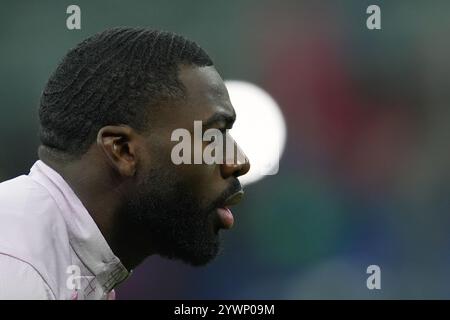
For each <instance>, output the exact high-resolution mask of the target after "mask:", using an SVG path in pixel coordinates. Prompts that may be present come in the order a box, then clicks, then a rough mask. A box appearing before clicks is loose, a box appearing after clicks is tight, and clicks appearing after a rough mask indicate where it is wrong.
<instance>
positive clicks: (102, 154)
mask: <svg viewBox="0 0 450 320" xmlns="http://www.w3.org/2000/svg"><path fill="white" fill-rule="evenodd" d="M39 117H40V122H41V132H40V136H41V142H42V148H41V150H43V151H42V152H41V154H44V153H45V154H46V155H47V157H49V156H50V155H51V157H52V158H53V160H54V161H64V162H71V163H77V162H84V166H85V165H86V163H88V164H89V165H90V166H91V167H95V169H96V170H95V173H93V174H92V176H90V177H80V179H81V178H84V179H91V180H92V181H91V184H92V185H99V186H100V185H102V184H103V185H104V184H108V185H109V188H110V192H114V193H116V194H117V197H118V198H119V199H120V201H119V203H118V205H117V208H116V211H117V215H118V216H119V218H118V219H117V221H123V222H124V223H123V224H120V225H119V226H117V225H116V226H114V229H117V228H120V227H121V226H122V229H123V228H127V230H121V233H124V232H125V233H126V232H128V233H130V234H132V233H140V236H139V239H141V241H142V242H144V244H142V243H141V244H140V245H141V246H143V247H146V246H148V251H149V252H153V253H157V254H160V255H163V256H166V257H170V258H179V259H182V260H184V261H186V262H189V263H191V264H194V265H199V264H204V263H206V262H208V261H209V260H211V259H212V258H213V257H214V256H215V255H216V254H217V252H218V249H219V240H218V230H219V229H220V228H221V227H225V225H227V224H228V226H229V224H232V222H231V223H230V221H229V220H230V219H232V217H231V218H230V216H229V214H228V213H227V212H225V211H226V210H224V209H220V208H224V207H227V206H228V205H231V204H232V203H233V202H236V199H237V198H239V197H240V196H241V194H240V192H239V191H240V190H241V187H240V184H239V181H238V180H237V177H238V176H240V175H243V174H245V173H246V172H247V171H248V170H249V163H248V161H247V160H245V161H244V162H241V163H237V162H233V163H228V164H227V163H226V162H225V163H224V164H218V163H216V164H210V165H207V164H204V163H203V164H181V165H176V164H174V163H173V162H172V160H171V151H172V149H173V147H174V145H175V144H176V143H175V142H173V141H171V134H172V132H174V130H176V129H179V128H185V129H187V130H189V131H190V132H193V130H194V127H193V124H194V121H198V120H200V121H202V122H203V123H204V124H205V127H204V128H203V129H204V130H206V129H208V128H216V129H219V130H221V131H224V132H225V130H226V129H228V128H230V127H231V125H232V123H233V121H234V118H235V113H234V109H233V107H232V105H231V103H230V100H229V97H228V93H227V90H226V88H225V85H224V83H223V80H222V79H221V77H220V76H219V74H218V73H217V71H216V70H215V68H214V67H213V63H212V61H211V59H210V58H209V57H208V55H207V54H206V52H205V51H203V49H201V48H200V47H199V46H198V45H197V44H195V43H194V42H192V41H189V40H187V39H185V38H184V37H181V36H179V35H175V34H173V33H169V32H161V31H154V30H148V29H143V28H115V29H110V30H107V31H105V32H102V33H100V34H97V35H94V36H92V37H90V38H88V39H86V40H85V41H83V42H82V43H81V44H79V45H78V46H77V47H75V48H74V49H72V50H71V51H69V53H68V54H67V55H66V56H65V58H64V59H63V61H62V62H61V63H60V65H59V66H58V68H57V70H56V71H55V72H54V74H53V75H52V76H51V77H50V79H49V81H48V84H47V86H46V88H45V90H44V92H43V95H42V99H41V105H40V109H39ZM224 134H226V133H224ZM193 135H194V134H193ZM233 143H234V142H233ZM193 144H194V142H193ZM200 146H201V148H205V147H206V146H207V143H205V142H202V141H200ZM238 152H240V151H238ZM58 159H59V160H58ZM81 167H82V166H81ZM97 173H98V174H97ZM79 174H80V176H83V174H84V175H86V172H79ZM93 180H96V181H93ZM105 190H106V191H105ZM102 192H108V189H101V191H100V188H99V193H102ZM89 209H90V208H89V207H88V210H89ZM91 214H92V213H91ZM97 214H98V213H97ZM224 220H225V222H224ZM116 224H117V223H116ZM125 226H126V227H125Z"/></svg>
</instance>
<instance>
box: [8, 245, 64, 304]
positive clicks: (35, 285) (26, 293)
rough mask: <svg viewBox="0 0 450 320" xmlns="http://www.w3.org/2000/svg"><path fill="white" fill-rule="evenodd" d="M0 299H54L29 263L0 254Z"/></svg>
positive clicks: (48, 288)
mask: <svg viewBox="0 0 450 320" xmlns="http://www.w3.org/2000/svg"><path fill="white" fill-rule="evenodd" d="M0 270H1V272H0V300H11V299H20V300H31V299H32V300H54V299H55V296H54V294H53V293H52V291H51V289H50V287H49V286H48V285H47V283H46V282H45V280H44V279H43V278H42V277H41V275H40V274H39V273H38V272H37V270H35V269H34V268H33V267H32V266H31V265H30V264H28V263H26V262H24V261H22V260H20V259H17V258H15V257H12V256H10V255H5V254H0Z"/></svg>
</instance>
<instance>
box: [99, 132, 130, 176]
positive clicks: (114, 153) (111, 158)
mask: <svg viewBox="0 0 450 320" xmlns="http://www.w3.org/2000/svg"><path fill="white" fill-rule="evenodd" d="M137 144H138V139H137V135H136V132H135V131H134V130H133V129H132V128H130V127H129V126H106V127H103V128H101V129H100V130H99V132H98V134H97V145H98V146H99V147H100V150H101V151H103V153H104V155H105V156H106V159H107V161H108V162H109V164H110V165H111V166H112V167H113V168H114V169H115V170H116V171H117V172H118V173H119V174H120V175H121V176H123V177H132V176H134V175H135V173H136V168H137V161H138V155H137V149H138V147H137Z"/></svg>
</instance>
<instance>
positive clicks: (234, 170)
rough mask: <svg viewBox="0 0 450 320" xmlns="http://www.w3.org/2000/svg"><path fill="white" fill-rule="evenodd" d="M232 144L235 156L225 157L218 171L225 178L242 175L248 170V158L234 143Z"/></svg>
mask: <svg viewBox="0 0 450 320" xmlns="http://www.w3.org/2000/svg"><path fill="white" fill-rule="evenodd" d="M234 146H235V150H236V158H234V159H227V160H226V161H225V163H224V164H222V165H221V167H220V171H221V174H222V177H223V178H224V179H227V178H229V177H235V178H237V177H240V176H243V175H244V174H246V173H247V172H248V171H249V170H250V161H249V159H248V158H247V156H246V155H245V153H244V152H243V151H242V150H241V148H239V146H238V145H237V144H236V143H235V144H234ZM233 157H234V152H233Z"/></svg>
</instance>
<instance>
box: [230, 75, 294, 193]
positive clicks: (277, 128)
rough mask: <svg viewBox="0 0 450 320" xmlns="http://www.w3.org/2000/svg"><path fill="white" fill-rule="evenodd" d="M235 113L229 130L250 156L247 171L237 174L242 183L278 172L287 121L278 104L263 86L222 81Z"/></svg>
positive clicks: (245, 183)
mask: <svg viewBox="0 0 450 320" xmlns="http://www.w3.org/2000/svg"><path fill="white" fill-rule="evenodd" d="M225 85H226V87H227V89H228V93H229V95H230V100H231V103H232V104H233V107H234V109H235V111H236V114H237V119H236V122H235V124H234V126H233V129H231V130H230V134H231V135H232V136H233V138H234V139H235V140H236V142H237V143H238V145H239V146H240V148H241V149H242V150H243V151H244V152H245V154H246V155H247V157H248V158H249V159H250V164H251V168H250V171H249V172H248V173H247V174H246V175H244V176H242V177H240V178H239V180H240V181H241V183H242V184H243V185H248V184H250V183H253V182H256V181H258V180H260V179H262V178H264V177H265V176H267V175H274V174H276V173H277V172H278V166H279V160H280V158H281V155H282V153H283V151H284V146H285V144H286V123H285V121H284V118H283V115H282V113H281V110H280V108H279V106H278V104H277V103H276V102H275V100H274V99H273V98H272V97H271V96H270V95H269V94H268V93H267V92H266V91H264V90H263V89H261V88H259V87H258V86H256V85H254V84H252V83H249V82H244V81H237V80H232V81H230V80H229V81H225Z"/></svg>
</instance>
